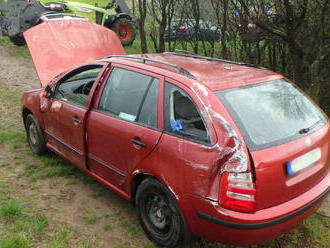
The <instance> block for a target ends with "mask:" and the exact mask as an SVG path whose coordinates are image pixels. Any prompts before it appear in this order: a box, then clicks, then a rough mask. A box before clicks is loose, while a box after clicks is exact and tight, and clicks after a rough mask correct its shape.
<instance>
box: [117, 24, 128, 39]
mask: <svg viewBox="0 0 330 248" xmlns="http://www.w3.org/2000/svg"><path fill="white" fill-rule="evenodd" d="M118 35H119V38H120V39H121V40H128V39H129V38H130V36H131V29H130V28H129V26H128V25H119V28H118Z"/></svg>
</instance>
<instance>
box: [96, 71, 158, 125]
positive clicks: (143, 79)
mask: <svg viewBox="0 0 330 248" xmlns="http://www.w3.org/2000/svg"><path fill="white" fill-rule="evenodd" d="M158 85H159V82H158V80H157V79H155V78H153V77H151V76H148V75H144V74H141V73H138V72H134V71H130V70H126V69H122V68H114V69H113V70H112V72H111V74H110V76H109V78H108V81H107V83H106V85H105V87H104V89H103V92H102V96H101V100H100V103H99V107H98V108H99V110H101V111H103V112H106V113H109V114H111V115H115V116H118V117H120V118H122V119H125V120H127V121H131V122H139V123H142V124H145V125H148V126H152V127H157V103H158Z"/></svg>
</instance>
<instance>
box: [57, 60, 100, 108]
mask: <svg viewBox="0 0 330 248" xmlns="http://www.w3.org/2000/svg"><path fill="white" fill-rule="evenodd" d="M101 69H102V66H101V65H95V66H92V67H88V68H85V69H83V70H79V69H78V72H76V73H73V74H71V75H69V76H67V77H66V78H64V79H63V80H62V81H61V82H59V85H58V86H57V88H56V90H55V96H54V97H55V98H56V99H59V100H63V101H66V102H70V103H73V104H76V105H80V106H85V104H86V101H87V98H88V95H89V92H90V90H91V88H92V86H93V83H94V81H95V80H96V78H97V75H98V74H99V73H100V71H101Z"/></svg>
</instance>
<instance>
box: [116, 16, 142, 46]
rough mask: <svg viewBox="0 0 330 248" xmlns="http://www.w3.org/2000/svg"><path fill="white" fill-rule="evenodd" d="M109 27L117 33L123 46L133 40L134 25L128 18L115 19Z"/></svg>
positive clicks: (134, 34) (134, 33)
mask: <svg viewBox="0 0 330 248" xmlns="http://www.w3.org/2000/svg"><path fill="white" fill-rule="evenodd" d="M109 28H110V29H112V30H113V31H114V32H115V33H116V34H117V35H118V37H119V39H120V42H121V44H122V45H123V46H129V45H132V43H133V41H134V40H135V36H136V30H135V25H134V22H133V21H132V20H129V19H128V18H123V17H122V18H119V19H117V20H116V21H115V22H114V23H113V24H112V25H111V27H109Z"/></svg>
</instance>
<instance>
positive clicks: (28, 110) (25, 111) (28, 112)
mask: <svg viewBox="0 0 330 248" xmlns="http://www.w3.org/2000/svg"><path fill="white" fill-rule="evenodd" d="M29 114H32V115H33V113H32V111H31V110H30V109H28V108H27V107H23V110H22V117H23V124H24V127H25V129H26V126H25V122H26V117H27V116H28V115H29Z"/></svg>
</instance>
